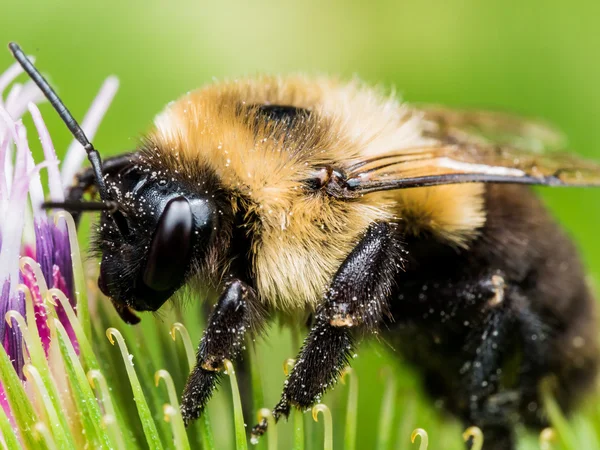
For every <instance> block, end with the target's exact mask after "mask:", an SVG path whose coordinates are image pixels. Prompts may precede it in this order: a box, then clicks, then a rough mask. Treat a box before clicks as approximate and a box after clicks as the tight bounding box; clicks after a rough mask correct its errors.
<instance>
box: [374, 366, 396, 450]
mask: <svg viewBox="0 0 600 450" xmlns="http://www.w3.org/2000/svg"><path fill="white" fill-rule="evenodd" d="M382 372H383V374H384V375H385V378H386V386H385V391H384V394H383V402H382V404H381V413H380V416H379V431H378V433H377V447H376V448H377V449H378V450H386V449H388V448H389V445H390V435H391V429H392V423H393V420H394V410H395V406H396V391H397V382H396V377H395V376H394V372H393V370H392V369H390V368H389V367H386V368H384V370H383V371H382Z"/></svg>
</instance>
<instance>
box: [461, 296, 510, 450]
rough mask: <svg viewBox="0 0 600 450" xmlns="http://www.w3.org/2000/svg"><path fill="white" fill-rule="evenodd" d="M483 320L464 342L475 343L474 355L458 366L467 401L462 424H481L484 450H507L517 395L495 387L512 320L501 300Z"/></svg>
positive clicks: (500, 373)
mask: <svg viewBox="0 0 600 450" xmlns="http://www.w3.org/2000/svg"><path fill="white" fill-rule="evenodd" d="M484 320H485V324H484V326H483V331H481V330H479V331H480V333H479V336H473V337H472V342H469V343H468V344H467V345H468V346H471V345H473V344H474V345H475V352H474V358H473V359H472V360H470V361H469V362H467V363H466V364H465V365H464V366H463V368H462V372H463V373H464V382H465V392H464V398H465V399H467V401H468V402H469V408H468V417H467V418H466V425H468V426H470V425H477V426H478V427H480V428H481V430H482V431H483V435H484V438H485V443H484V449H485V450H488V449H501V448H502V449H506V450H510V449H512V448H514V441H515V437H514V431H513V423H514V420H516V418H514V419H513V418H512V417H511V415H512V414H516V413H517V410H518V402H519V397H518V395H517V393H516V392H511V391H505V392H501V393H499V392H498V388H499V383H500V377H501V375H502V371H501V367H502V364H503V362H504V356H505V350H506V349H507V345H508V344H509V342H510V339H511V337H512V335H513V334H514V331H515V323H514V320H513V319H512V316H511V315H510V312H509V307H508V305H506V304H504V303H501V304H497V305H492V306H490V311H489V312H488V313H487V317H486V318H485V319H484ZM469 340H470V341H471V339H469ZM467 448H470V446H469V445H467Z"/></svg>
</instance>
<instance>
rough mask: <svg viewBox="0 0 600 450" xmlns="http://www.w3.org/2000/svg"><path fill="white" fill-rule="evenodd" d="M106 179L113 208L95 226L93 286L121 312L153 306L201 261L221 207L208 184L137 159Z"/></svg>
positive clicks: (206, 254) (211, 242) (207, 251)
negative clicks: (199, 186)
mask: <svg viewBox="0 0 600 450" xmlns="http://www.w3.org/2000/svg"><path fill="white" fill-rule="evenodd" d="M106 184H107V189H108V191H109V194H110V196H111V198H113V199H114V201H115V204H116V205H117V210H116V211H104V212H103V213H102V217H101V220H100V224H99V228H98V230H97V235H96V239H95V244H96V250H97V252H98V253H99V254H100V255H101V264H100V276H99V279H98V286H99V287H100V289H101V291H102V292H103V293H104V294H105V295H106V296H108V297H109V298H111V299H112V301H113V303H114V305H115V307H116V308H117V310H118V311H119V312H120V313H122V314H121V315H122V316H123V315H124V313H127V309H128V308H131V309H134V310H137V311H156V310H158V309H159V308H160V307H161V306H162V305H163V304H164V302H165V301H167V300H168V299H169V297H171V296H172V295H173V293H174V292H175V291H176V290H177V289H179V288H180V287H181V286H182V285H183V284H184V282H185V280H186V278H187V277H188V275H189V274H190V273H192V272H194V271H195V269H198V268H199V267H202V266H204V265H205V264H206V260H207V259H208V258H209V255H210V254H211V248H212V247H213V245H214V243H215V236H216V235H217V230H218V229H219V228H220V226H219V218H220V215H219V213H218V211H219V210H220V209H221V208H219V206H218V205H217V198H216V196H215V195H212V192H211V191H212V189H211V191H209V190H204V191H203V193H202V194H199V193H198V191H197V190H192V189H190V188H189V186H186V185H185V184H184V183H182V182H180V181H178V180H176V179H174V178H172V177H169V176H167V173H166V172H164V171H158V172H157V171H155V170H153V169H150V167H149V166H147V165H146V164H145V163H144V162H140V161H137V162H135V163H134V162H132V163H131V164H130V165H127V166H126V167H125V168H124V169H123V170H122V171H121V172H119V173H116V174H111V175H109V176H107V177H106ZM124 318H125V319H126V320H127V321H131V320H128V319H127V318H126V317H124Z"/></svg>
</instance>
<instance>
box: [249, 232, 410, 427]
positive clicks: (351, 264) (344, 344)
mask: <svg viewBox="0 0 600 450" xmlns="http://www.w3.org/2000/svg"><path fill="white" fill-rule="evenodd" d="M401 254H402V249H401V247H400V242H399V239H398V237H397V234H396V233H395V230H394V229H393V228H392V226H390V225H389V224H386V223H375V224H373V225H372V226H371V227H370V228H369V229H368V231H367V233H366V234H365V236H364V237H363V239H362V240H361V241H360V242H359V243H358V245H357V246H356V247H355V248H354V250H353V251H352V252H351V253H350V255H349V256H348V257H347V259H346V260H345V261H344V262H343V263H342V265H341V266H340V268H339V269H338V272H337V273H336V274H335V275H334V277H333V281H332V283H331V285H330V288H329V289H328V291H327V292H326V294H325V298H324V300H323V303H322V304H321V305H320V307H319V308H318V309H317V312H316V314H315V320H314V323H313V326H312V328H311V330H310V332H309V334H308V336H307V337H306V339H305V340H304V344H303V345H302V349H301V350H300V354H299V355H298V357H297V358H296V364H295V366H294V368H293V370H292V372H291V374H290V376H289V378H288V379H287V381H286V383H285V387H284V389H283V393H282V396H281V400H280V402H279V403H278V404H277V406H276V407H275V409H274V410H273V415H274V417H275V419H276V420H278V419H279V418H281V417H287V416H288V415H289V413H290V410H291V408H292V406H293V407H296V408H298V409H300V410H305V409H307V408H310V407H311V406H313V405H314V404H315V403H317V402H318V401H319V400H320V397H321V396H322V395H323V393H324V392H325V391H326V390H327V389H329V388H331V387H332V386H333V385H334V384H335V382H336V381H337V378H338V377H339V375H340V373H341V371H342V370H343V369H344V367H345V366H346V365H347V364H348V363H349V361H350V359H351V357H352V351H353V348H354V339H353V336H352V330H353V329H357V328H358V329H363V330H367V331H368V330H375V329H376V327H377V326H378V324H379V322H380V320H381V319H382V318H383V316H384V315H385V314H386V313H387V302H388V298H389V296H390V294H391V290H392V286H393V284H394V280H395V278H396V276H397V273H398V272H399V271H400V270H401V265H402V256H401ZM265 431H266V421H263V422H261V423H260V424H258V425H257V426H255V427H254V428H253V430H252V434H253V435H255V436H260V435H262V434H263V433H264V432H265Z"/></svg>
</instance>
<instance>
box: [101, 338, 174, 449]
mask: <svg viewBox="0 0 600 450" xmlns="http://www.w3.org/2000/svg"><path fill="white" fill-rule="evenodd" d="M106 337H107V338H108V340H109V341H110V343H111V344H113V345H114V344H115V341H116V343H117V345H118V347H119V350H120V351H121V356H122V357H123V362H124V363H125V368H126V370H127V376H128V377H129V382H130V384H131V388H132V389H133V395H134V398H135V403H136V406H137V409H138V413H139V415H140V420H141V421H142V427H143V428H144V434H145V435H146V439H147V441H148V445H149V447H150V449H151V450H162V448H163V446H162V443H161V441H160V438H159V435H158V430H157V429H156V424H155V423H154V420H153V419H152V413H151V412H150V409H149V408H148V403H147V402H146V398H145V396H144V392H143V391H142V386H141V385H140V381H139V380H138V377H137V375H136V373H135V369H134V368H133V364H132V363H131V359H130V354H129V352H128V350H127V345H126V344H125V340H124V339H123V336H122V335H121V333H120V332H119V331H118V330H117V329H115V328H109V329H108V330H106Z"/></svg>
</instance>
